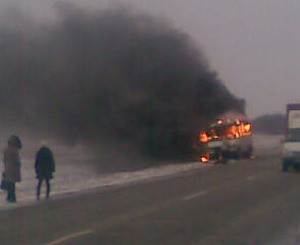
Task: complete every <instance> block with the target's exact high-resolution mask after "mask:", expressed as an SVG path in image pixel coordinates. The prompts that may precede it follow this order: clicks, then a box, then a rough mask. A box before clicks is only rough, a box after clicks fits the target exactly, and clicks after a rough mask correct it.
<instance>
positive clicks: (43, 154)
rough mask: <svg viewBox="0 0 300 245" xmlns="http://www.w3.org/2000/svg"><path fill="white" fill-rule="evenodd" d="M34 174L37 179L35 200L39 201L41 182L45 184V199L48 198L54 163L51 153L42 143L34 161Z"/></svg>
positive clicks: (45, 144) (44, 143)
mask: <svg viewBox="0 0 300 245" xmlns="http://www.w3.org/2000/svg"><path fill="white" fill-rule="evenodd" d="M34 167H35V173H36V178H37V179H38V184H37V188H36V198H37V200H39V199H40V193H41V186H42V183H43V181H45V182H46V198H47V199H48V198H49V196H50V180H51V179H52V178H53V173H54V172H55V162H54V157H53V154H52V151H51V150H50V148H49V147H47V143H46V142H44V141H43V142H42V147H41V148H40V149H39V150H38V152H37V154H36V159H35V165H34Z"/></svg>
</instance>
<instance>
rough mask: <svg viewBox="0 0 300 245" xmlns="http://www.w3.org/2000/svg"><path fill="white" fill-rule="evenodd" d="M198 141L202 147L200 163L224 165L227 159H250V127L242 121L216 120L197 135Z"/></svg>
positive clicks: (245, 121)
mask: <svg viewBox="0 0 300 245" xmlns="http://www.w3.org/2000/svg"><path fill="white" fill-rule="evenodd" d="M199 141H200V142H201V143H202V144H203V146H204V147H203V148H204V150H203V152H202V154H201V156H200V161H202V162H209V161H210V160H215V162H216V163H219V162H222V163H226V162H227V160H228V159H239V158H251V157H252V152H253V143H252V125H251V124H250V123H249V122H248V121H247V120H244V119H243V120H240V119H236V120H222V119H218V120H217V121H216V123H214V124H212V125H211V126H210V127H209V129H208V130H207V131H205V132H201V133H200V134H199Z"/></svg>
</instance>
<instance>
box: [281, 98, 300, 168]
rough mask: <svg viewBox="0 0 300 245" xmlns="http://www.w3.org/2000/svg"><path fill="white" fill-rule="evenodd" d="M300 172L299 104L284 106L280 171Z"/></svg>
mask: <svg viewBox="0 0 300 245" xmlns="http://www.w3.org/2000/svg"><path fill="white" fill-rule="evenodd" d="M290 166H293V167H294V169H295V170H296V171H299V170H300V104H288V105H287V106H286V129H285V137H284V141H283V143H282V171H284V172H286V171H288V169H289V167H290Z"/></svg>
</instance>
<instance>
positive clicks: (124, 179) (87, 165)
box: [0, 135, 280, 209]
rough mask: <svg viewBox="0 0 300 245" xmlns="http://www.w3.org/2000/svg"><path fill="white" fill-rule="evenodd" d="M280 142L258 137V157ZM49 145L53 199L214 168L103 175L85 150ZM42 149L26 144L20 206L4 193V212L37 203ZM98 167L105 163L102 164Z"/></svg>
mask: <svg viewBox="0 0 300 245" xmlns="http://www.w3.org/2000/svg"><path fill="white" fill-rule="evenodd" d="M279 142H280V137H279V136H266V135H265V136H263V135H258V136H255V137H254V145H255V149H256V154H258V155H260V154H270V153H272V152H277V151H279V149H280V143H279ZM49 145H50V148H52V150H53V152H54V154H55V160H56V163H57V164H56V173H55V178H54V179H53V180H52V191H51V194H52V196H55V195H58V194H64V193H73V192H78V191H83V190H86V189H90V188H94V187H105V186H117V185H122V184H126V183H130V182H134V181H142V180H147V179H151V178H156V177H163V176H167V175H172V174H176V173H180V172H183V171H187V170H192V169H198V168H207V167H212V166H213V165H211V164H203V163H199V162H189V163H182V164H178V163H175V164H167V165H160V166H156V167H149V168H146V169H142V170H135V171H123V172H113V173H101V171H99V169H98V168H97V167H96V166H97V165H95V164H94V163H95V162H97V156H93V155H89V156H88V157H87V154H86V152H85V150H84V149H82V148H80V147H74V148H72V147H66V146H62V145H57V144H51V143H50V144H49ZM0 146H1V147H2V149H3V148H4V147H5V145H3V144H2V145H0ZM38 147H39V145H38V143H37V141H36V142H34V141H32V142H31V143H30V144H24V149H23V150H22V152H21V160H22V182H21V183H18V184H17V199H18V203H17V204H13V205H12V204H8V203H6V201H5V193H3V192H2V193H1V194H2V195H1V196H0V209H6V208H11V207H16V206H20V205H24V204H28V203H32V202H34V201H35V186H36V179H35V173H34V157H35V152H36V150H37V148H38ZM99 161H100V160H99ZM98 164H101V163H100V162H99V163H98ZM1 169H2V168H1ZM44 191H45V190H44V189H43V190H42V194H44ZM0 192H1V191H0Z"/></svg>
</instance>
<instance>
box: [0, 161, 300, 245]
mask: <svg viewBox="0 0 300 245" xmlns="http://www.w3.org/2000/svg"><path fill="white" fill-rule="evenodd" d="M199 164H201V163H199ZM280 166H281V162H280V156H279V155H269V156H267V155H266V156H263V157H261V158H258V159H256V160H240V161H234V162H230V163H228V164H216V165H214V166H213V167H209V168H199V169H196V170H193V171H186V172H183V173H180V174H176V175H172V176H168V177H164V178H155V179H152V180H151V181H149V180H147V181H143V182H136V183H133V184H132V183H131V184H128V185H125V186H122V187H113V188H100V189H93V190H89V191H86V192H85V193H78V194H74V195H71V196H65V197H54V198H53V199H52V200H50V201H40V202H38V203H36V204H33V205H28V206H25V207H20V208H15V209H10V210H6V211H1V212H0V220H1V222H0V244H1V245H6V244H7V245H14V244H22V245H24V244H37V245H41V244H45V245H66V244H70V245H71V244H72V245H74V244H85V245H89V244H107V245H110V244H120V245H125V244H139V245H145V244H155V245H158V244H172V245H174V244H191V245H194V244H195V245H196V244H205V245H206V244H212V245H214V244H228V245H235V244H236V245H241V244H297V239H299V240H298V242H299V243H298V244H300V235H299V234H294V233H293V232H291V231H292V230H293V228H295V229H296V230H297V227H299V225H300V212H299V207H300V195H299V186H300V174H298V173H295V172H293V171H291V172H289V173H282V172H281V171H280ZM297 236H299V238H297ZM278 241H279V243H278ZM280 241H281V242H282V241H284V242H283V243H281V242H280Z"/></svg>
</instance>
